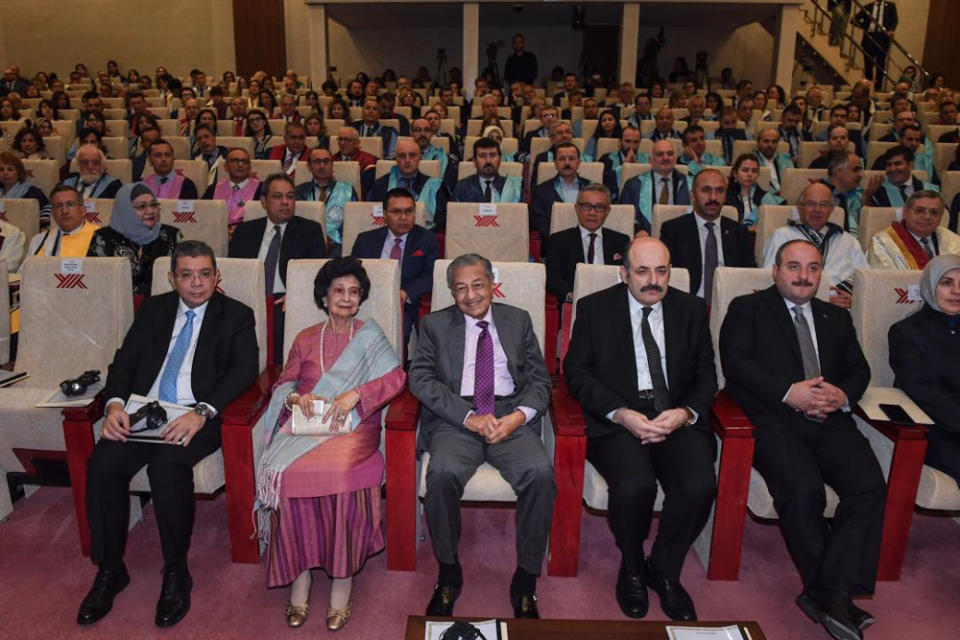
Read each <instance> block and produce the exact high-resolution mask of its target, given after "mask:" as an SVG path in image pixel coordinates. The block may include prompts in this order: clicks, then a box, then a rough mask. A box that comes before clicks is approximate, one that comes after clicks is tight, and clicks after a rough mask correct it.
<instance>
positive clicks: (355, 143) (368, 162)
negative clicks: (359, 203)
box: [333, 127, 377, 194]
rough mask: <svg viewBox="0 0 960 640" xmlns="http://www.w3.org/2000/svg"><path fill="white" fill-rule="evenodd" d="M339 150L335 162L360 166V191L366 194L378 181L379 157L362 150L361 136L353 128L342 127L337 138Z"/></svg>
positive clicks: (334, 157)
mask: <svg viewBox="0 0 960 640" xmlns="http://www.w3.org/2000/svg"><path fill="white" fill-rule="evenodd" d="M336 139H337V140H336V144H337V147H339V149H338V150H337V152H336V153H335V154H333V161H334V162H356V163H357V164H358V165H359V166H360V191H361V193H362V194H366V193H367V192H369V191H370V189H371V188H372V187H373V181H374V180H375V179H376V175H377V174H376V168H377V157H376V156H375V155H373V154H372V153H367V152H366V151H364V150H362V149H361V148H360V134H358V133H357V130H356V129H354V128H353V127H341V128H340V131H339V132H338V133H337V136H336Z"/></svg>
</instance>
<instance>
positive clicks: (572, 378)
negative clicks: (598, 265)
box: [563, 283, 717, 441]
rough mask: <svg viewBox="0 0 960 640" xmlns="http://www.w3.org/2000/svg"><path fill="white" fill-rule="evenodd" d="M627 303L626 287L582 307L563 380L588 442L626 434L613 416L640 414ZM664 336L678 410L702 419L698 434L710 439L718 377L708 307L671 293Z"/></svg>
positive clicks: (602, 293) (604, 293) (591, 297)
mask: <svg viewBox="0 0 960 640" xmlns="http://www.w3.org/2000/svg"><path fill="white" fill-rule="evenodd" d="M629 295H631V294H630V292H629V290H628V289H627V286H626V285H625V284H622V283H621V284H617V285H614V286H612V287H610V288H608V289H603V290H602V291H598V292H596V293H593V294H591V295H589V296H586V297H585V298H583V299H582V300H580V301H579V302H578V303H577V319H576V322H574V324H573V334H572V336H571V339H570V349H569V350H568V351H567V357H566V358H565V359H564V361H563V374H564V378H565V379H566V381H567V386H568V387H569V389H570V393H571V394H572V395H573V396H574V397H575V398H576V399H577V401H578V402H579V403H580V406H581V407H583V413H584V416H585V417H586V420H587V437H588V438H595V437H598V436H604V435H609V434H611V433H615V432H616V431H617V430H619V429H621V428H622V427H620V426H618V425H615V424H614V423H613V422H611V421H609V420H607V418H606V416H607V414H608V413H610V412H611V411H615V410H616V409H619V408H621V407H627V408H629V409H634V410H639V408H640V399H639V397H638V395H637V390H638V388H639V387H638V386H637V363H636V356H635V355H634V350H633V341H634V335H633V326H632V324H631V322H630V306H629V302H628V298H627V296H629ZM663 334H664V343H665V346H666V349H665V350H666V361H667V370H666V372H665V373H666V376H667V386H668V387H669V388H670V399H671V401H672V404H673V407H690V408H691V409H692V410H693V411H695V412H696V413H697V414H698V415H699V420H697V422H696V423H695V424H694V425H693V427H694V428H697V429H701V430H704V431H706V432H707V433H710V426H709V425H710V418H709V416H710V406H711V405H712V404H713V395H714V394H715V393H716V391H717V372H716V368H715V366H714V362H713V342H712V340H711V338H710V329H709V325H708V321H707V309H706V307H705V305H704V303H703V300H701V299H700V298H697V297H696V296H692V295H690V294H688V293H683V292H682V291H680V290H678V289H673V288H669V289H668V290H667V295H666V296H665V297H664V298H663ZM712 439H713V438H712V436H711V441H712Z"/></svg>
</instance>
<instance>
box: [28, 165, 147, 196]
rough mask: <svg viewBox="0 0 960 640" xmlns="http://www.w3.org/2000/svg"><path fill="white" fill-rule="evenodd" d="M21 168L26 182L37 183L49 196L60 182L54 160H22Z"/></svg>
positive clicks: (58, 166) (58, 170)
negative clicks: (24, 171)
mask: <svg viewBox="0 0 960 640" xmlns="http://www.w3.org/2000/svg"><path fill="white" fill-rule="evenodd" d="M127 162H129V160H128V161H127ZM23 168H24V169H25V170H26V172H27V182H32V183H33V184H35V185H37V188H38V189H40V191H43V193H44V195H47V196H49V195H50V191H51V190H52V189H53V188H54V187H55V186H57V183H58V182H60V165H58V164H57V161H56V160H24V161H23Z"/></svg>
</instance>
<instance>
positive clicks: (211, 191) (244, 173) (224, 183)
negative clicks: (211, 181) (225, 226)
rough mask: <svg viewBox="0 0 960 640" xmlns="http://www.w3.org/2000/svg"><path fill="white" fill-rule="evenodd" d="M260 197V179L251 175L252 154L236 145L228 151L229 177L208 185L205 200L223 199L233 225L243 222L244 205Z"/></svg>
mask: <svg viewBox="0 0 960 640" xmlns="http://www.w3.org/2000/svg"><path fill="white" fill-rule="evenodd" d="M259 197H260V180H259V179H257V177H256V176H252V175H250V154H249V153H247V150H246V149H241V148H240V147H234V148H232V149H230V151H228V152H227V179H226V180H221V181H220V182H218V183H217V184H215V185H211V186H209V187H207V190H206V192H205V193H204V194H203V199H204V200H223V201H225V202H226V203H227V215H228V223H229V225H230V227H231V229H232V228H233V227H235V226H236V225H238V224H240V223H241V222H243V207H244V205H245V204H247V203H248V202H250V201H251V200H253V199H255V198H259Z"/></svg>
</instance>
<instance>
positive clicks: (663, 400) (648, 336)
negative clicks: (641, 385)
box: [640, 307, 670, 411]
mask: <svg viewBox="0 0 960 640" xmlns="http://www.w3.org/2000/svg"><path fill="white" fill-rule="evenodd" d="M651 311H653V307H644V308H643V320H642V321H641V322H640V335H641V337H642V338H643V350H644V351H646V352H647V369H649V370H650V381H651V382H652V383H653V408H654V409H656V410H657V411H666V410H667V409H669V408H670V390H669V389H667V379H666V377H665V376H664V375H663V365H662V364H661V363H660V347H658V346H657V341H656V340H654V339H653V331H651V330H650V320H649V318H650V312H651Z"/></svg>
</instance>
